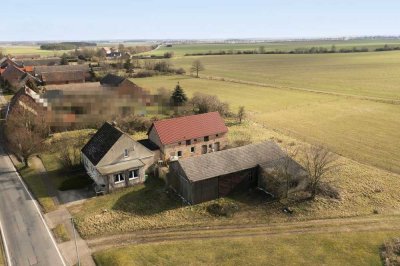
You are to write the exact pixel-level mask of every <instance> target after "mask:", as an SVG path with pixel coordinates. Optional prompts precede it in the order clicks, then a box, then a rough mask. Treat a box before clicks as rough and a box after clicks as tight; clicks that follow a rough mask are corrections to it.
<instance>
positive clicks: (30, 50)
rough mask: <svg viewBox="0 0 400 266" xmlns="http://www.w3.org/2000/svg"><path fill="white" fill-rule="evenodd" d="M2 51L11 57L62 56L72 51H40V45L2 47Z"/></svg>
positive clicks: (0, 47)
mask: <svg viewBox="0 0 400 266" xmlns="http://www.w3.org/2000/svg"><path fill="white" fill-rule="evenodd" d="M0 50H1V51H2V52H3V54H11V55H23V54H39V55H40V56H43V57H46V56H58V55H62V54H63V53H67V52H70V51H72V50H59V51H49V50H42V49H40V47H39V45H30V46H22V45H14V46H0Z"/></svg>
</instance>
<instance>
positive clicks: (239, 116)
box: [237, 106, 246, 124]
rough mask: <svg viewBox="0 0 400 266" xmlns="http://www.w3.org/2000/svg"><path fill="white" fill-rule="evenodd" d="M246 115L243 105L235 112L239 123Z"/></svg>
mask: <svg viewBox="0 0 400 266" xmlns="http://www.w3.org/2000/svg"><path fill="white" fill-rule="evenodd" d="M245 117H246V111H245V109H244V106H240V107H239V110H238V113H237V118H238V120H239V124H241V123H242V121H243V119H244V118H245Z"/></svg>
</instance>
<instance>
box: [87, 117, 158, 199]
mask: <svg viewBox="0 0 400 266" xmlns="http://www.w3.org/2000/svg"><path fill="white" fill-rule="evenodd" d="M81 155H82V161H83V164H84V166H85V169H86V171H87V173H88V175H89V176H90V177H91V178H92V179H93V180H94V182H95V183H96V184H97V185H98V187H100V188H103V189H104V190H105V192H106V193H108V192H111V191H113V190H115V189H117V188H122V187H128V186H133V185H135V184H139V183H143V182H144V181H145V175H146V174H145V173H146V171H147V169H148V168H149V167H150V166H151V165H152V164H153V163H154V154H153V152H151V151H150V150H148V149H147V148H146V147H144V146H143V145H141V144H140V143H138V142H136V141H135V140H133V139H132V138H131V137H130V136H129V135H128V134H126V133H124V132H122V131H121V130H119V129H118V128H117V127H116V126H114V125H112V124H109V123H105V124H104V125H103V126H102V127H101V128H100V129H99V130H98V131H97V133H96V134H95V135H94V136H93V137H92V138H91V139H90V140H89V142H88V143H87V144H86V145H85V146H84V147H83V149H82V152H81Z"/></svg>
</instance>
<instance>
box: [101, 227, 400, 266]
mask: <svg viewBox="0 0 400 266" xmlns="http://www.w3.org/2000/svg"><path fill="white" fill-rule="evenodd" d="M398 234H399V232H397V233H394V232H348V233H332V234H328V233H323V234H299V235H277V236H268V237H253V238H249V237H247V238H246V237H244V238H235V239H229V240H228V241H227V240H220V239H206V240H190V241H174V242H163V243H156V244H140V245H131V246H127V247H122V248H121V247H120V248H116V249H110V250H106V251H101V252H98V253H95V254H94V255H93V257H94V259H95V261H96V263H97V265H260V264H262V265H332V266H336V265H381V260H380V257H379V248H380V247H381V246H382V244H383V242H384V241H385V240H386V239H388V238H391V237H393V236H396V235H398Z"/></svg>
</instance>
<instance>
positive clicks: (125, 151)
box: [124, 149, 129, 158]
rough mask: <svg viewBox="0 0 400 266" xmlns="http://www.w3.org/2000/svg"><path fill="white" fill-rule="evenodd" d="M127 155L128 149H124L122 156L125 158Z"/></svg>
mask: <svg viewBox="0 0 400 266" xmlns="http://www.w3.org/2000/svg"><path fill="white" fill-rule="evenodd" d="M128 156H129V151H128V149H125V150H124V157H125V158H126V157H128Z"/></svg>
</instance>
